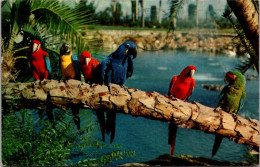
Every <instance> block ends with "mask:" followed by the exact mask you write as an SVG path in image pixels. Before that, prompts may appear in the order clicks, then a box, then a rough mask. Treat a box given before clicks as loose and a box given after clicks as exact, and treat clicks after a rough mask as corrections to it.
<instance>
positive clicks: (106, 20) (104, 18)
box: [97, 8, 113, 25]
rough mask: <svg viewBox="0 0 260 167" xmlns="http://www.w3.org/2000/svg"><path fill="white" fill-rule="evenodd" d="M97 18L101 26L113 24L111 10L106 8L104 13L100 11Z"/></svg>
mask: <svg viewBox="0 0 260 167" xmlns="http://www.w3.org/2000/svg"><path fill="white" fill-rule="evenodd" d="M97 18H98V19H97V20H98V22H99V24H101V25H111V23H112V22H113V21H112V20H113V18H112V17H111V15H110V11H109V8H106V9H105V10H104V11H100V12H99V13H98V14H97Z"/></svg>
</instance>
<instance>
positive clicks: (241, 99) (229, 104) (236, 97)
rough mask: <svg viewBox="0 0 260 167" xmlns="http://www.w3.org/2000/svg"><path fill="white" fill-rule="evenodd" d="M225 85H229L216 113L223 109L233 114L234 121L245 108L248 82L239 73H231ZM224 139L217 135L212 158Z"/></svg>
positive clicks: (227, 76) (223, 92) (220, 99)
mask: <svg viewBox="0 0 260 167" xmlns="http://www.w3.org/2000/svg"><path fill="white" fill-rule="evenodd" d="M224 82H225V83H228V84H227V85H226V86H225V87H224V88H223V89H222V91H221V93H220V95H219V102H218V105H217V108H216V109H215V110H214V111H219V110H220V109H222V110H223V111H225V112H227V113H231V114H232V116H233V118H234V120H236V118H237V113H238V111H240V110H241V108H242V107H243V106H244V103H245V99H246V91H245V85H246V80H245V77H244V75H243V74H241V73H240V72H238V71H229V72H227V73H226V76H225V79H224ZM222 139H223V137H222V136H221V135H216V137H215V142H214V146H213V149H212V157H213V156H214V155H215V154H216V153H217V151H218V149H219V146H220V144H221V142H222Z"/></svg>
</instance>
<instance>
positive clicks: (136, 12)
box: [135, 0, 138, 21]
mask: <svg viewBox="0 0 260 167" xmlns="http://www.w3.org/2000/svg"><path fill="white" fill-rule="evenodd" d="M135 5H136V7H135V21H138V0H135Z"/></svg>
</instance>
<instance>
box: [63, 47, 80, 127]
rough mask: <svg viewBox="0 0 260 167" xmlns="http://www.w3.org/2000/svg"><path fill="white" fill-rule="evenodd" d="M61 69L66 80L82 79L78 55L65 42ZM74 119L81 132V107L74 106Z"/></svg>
mask: <svg viewBox="0 0 260 167" xmlns="http://www.w3.org/2000/svg"><path fill="white" fill-rule="evenodd" d="M60 69H61V72H62V74H63V77H64V78H65V80H69V79H76V80H79V81H81V75H80V71H81V67H80V63H79V60H78V58H77V56H76V55H74V54H72V51H71V46H70V45H69V44H66V43H63V44H62V46H61V48H60ZM72 114H73V120H74V122H75V124H76V126H77V128H78V131H79V132H80V118H79V108H78V107H76V106H74V107H72Z"/></svg>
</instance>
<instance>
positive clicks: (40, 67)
mask: <svg viewBox="0 0 260 167" xmlns="http://www.w3.org/2000/svg"><path fill="white" fill-rule="evenodd" d="M29 53H30V54H29V56H28V60H29V66H30V69H31V70H32V72H33V76H34V78H35V80H36V81H38V80H43V79H48V77H49V75H50V73H51V65H50V58H49V55H48V53H47V52H46V51H44V50H42V48H41V42H40V41H38V40H32V43H31V45H30V48H29Z"/></svg>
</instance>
